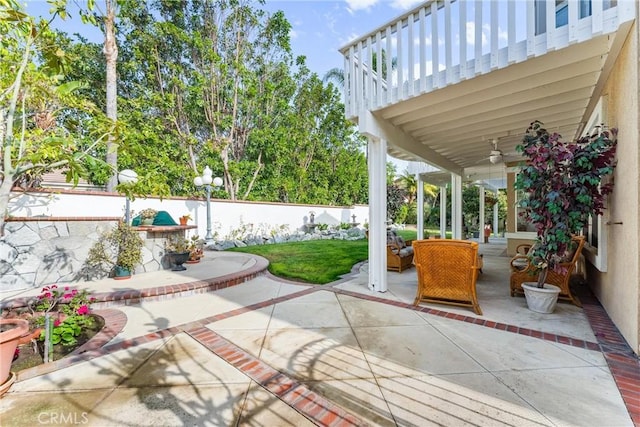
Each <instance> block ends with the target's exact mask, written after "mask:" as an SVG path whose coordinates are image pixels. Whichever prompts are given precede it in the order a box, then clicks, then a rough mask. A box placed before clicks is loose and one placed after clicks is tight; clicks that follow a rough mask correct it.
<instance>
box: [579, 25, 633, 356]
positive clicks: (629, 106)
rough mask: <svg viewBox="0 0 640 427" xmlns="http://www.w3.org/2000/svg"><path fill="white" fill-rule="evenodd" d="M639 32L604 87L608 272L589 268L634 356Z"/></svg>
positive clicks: (591, 279) (629, 41) (598, 293)
mask: <svg viewBox="0 0 640 427" xmlns="http://www.w3.org/2000/svg"><path fill="white" fill-rule="evenodd" d="M639 31H640V30H639V27H638V25H637V22H636V23H634V24H633V28H632V30H631V31H630V33H629V36H628V38H627V40H626V41H625V43H624V46H623V48H622V51H621V53H620V55H619V57H618V59H617V61H616V63H615V65H614V68H613V70H612V73H611V75H610V77H609V79H608V81H607V82H606V84H605V86H604V89H603V96H605V97H606V99H607V103H606V106H607V125H609V126H610V127H616V128H618V130H619V131H618V148H617V159H618V164H617V167H616V170H615V174H614V191H613V193H612V194H611V195H610V196H609V200H608V212H607V215H608V216H609V224H608V225H606V226H605V227H606V231H607V232H608V245H607V251H608V263H607V270H608V271H607V272H606V273H602V272H600V271H598V270H597V269H596V268H595V267H593V266H592V265H589V266H588V279H589V283H590V285H591V287H592V289H593V291H594V293H595V295H596V296H597V297H598V299H599V300H600V302H601V303H602V305H603V307H604V308H605V309H606V311H607V313H608V314H609V316H610V317H611V319H612V320H613V321H614V322H615V324H616V325H617V326H618V328H619V329H620V332H621V333H622V335H624V337H625V339H626V340H627V341H628V343H629V344H630V346H631V348H633V349H634V350H635V352H636V353H640V309H639V307H640V209H639V208H638V207H639V206H640V198H639V193H640V162H639V157H640V145H639V140H640V134H639V133H640V126H639V118H638V115H639V114H640V110H639V108H638V95H639V87H640V85H639V81H638V78H639V76H638V61H639V51H638V38H639Z"/></svg>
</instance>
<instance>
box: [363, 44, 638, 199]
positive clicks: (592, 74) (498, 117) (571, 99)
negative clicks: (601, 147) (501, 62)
mask: <svg viewBox="0 0 640 427" xmlns="http://www.w3.org/2000/svg"><path fill="white" fill-rule="evenodd" d="M625 37H626V31H618V32H617V33H613V34H609V35H605V36H599V37H596V38H593V39H590V40H588V41H586V42H583V43H576V44H573V45H570V46H568V47H566V48H564V49H561V50H556V51H552V52H550V53H547V54H545V55H542V56H538V57H535V58H531V59H529V60H526V61H524V62H521V63H517V64H513V65H511V66H508V67H506V68H503V69H497V70H495V71H492V72H490V73H488V74H483V75H479V76H476V77H473V78H470V79H467V80H463V81H462V82H460V83H457V84H453V85H449V86H446V87H444V88H442V89H437V90H434V91H432V92H429V93H425V94H422V95H419V96H416V97H413V98H411V99H408V100H405V101H401V102H398V103H395V104H391V105H388V106H386V107H382V108H380V109H378V110H375V111H373V112H372V113H373V114H374V115H375V116H376V118H377V119H378V120H380V121H381V122H382V123H384V124H385V126H388V127H389V128H392V129H393V130H394V133H396V134H397V135H402V136H403V138H402V139H401V140H400V139H397V138H396V139H391V140H389V141H388V153H389V155H391V156H393V157H396V158H398V159H402V160H413V161H424V162H426V163H428V164H431V165H434V166H436V167H439V168H441V169H444V170H451V169H452V168H451V166H452V164H453V165H456V166H457V167H458V168H459V169H460V170H464V176H463V178H465V179H468V180H471V181H477V180H483V179H488V180H500V178H501V177H504V176H505V175H506V174H505V173H504V168H505V164H504V162H500V163H499V164H492V163H491V162H490V161H489V159H488V157H489V154H490V151H491V150H492V149H493V146H492V145H493V144H492V140H497V148H498V149H499V150H500V151H502V153H503V158H504V161H505V162H507V164H508V163H510V162H517V161H519V160H521V157H520V156H519V155H518V153H516V150H515V147H516V145H518V144H519V143H520V141H521V140H522V136H523V134H524V131H525V130H526V128H527V126H528V125H529V123H530V122H532V121H533V120H540V121H542V122H543V123H544V124H545V127H546V128H547V129H549V130H550V131H552V132H558V133H560V134H561V135H563V137H564V138H565V139H574V138H576V137H577V136H579V135H580V133H581V132H582V131H583V128H584V126H585V123H586V121H587V120H588V119H589V116H590V114H591V112H592V110H593V107H594V105H595V103H596V101H597V99H598V97H599V95H600V92H601V90H602V87H603V85H604V82H605V81H606V78H607V76H608V74H609V72H610V69H611V66H612V65H611V64H613V62H614V60H615V57H616V56H617V54H618V52H619V49H620V47H621V45H622V42H623V40H624V38H625ZM502 181H504V180H503V179H502ZM500 185H503V184H500V183H498V182H496V181H493V183H492V184H491V186H498V187H499V186H500Z"/></svg>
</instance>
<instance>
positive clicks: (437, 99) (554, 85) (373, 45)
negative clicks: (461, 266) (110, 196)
mask: <svg viewBox="0 0 640 427" xmlns="http://www.w3.org/2000/svg"><path fill="white" fill-rule="evenodd" d="M454 3H455V4H456V5H457V6H456V7H457V9H458V10H454ZM465 3H466V2H454V1H448V0H447V1H440V2H435V1H434V2H427V3H425V4H424V5H421V6H420V7H418V8H416V9H415V10H414V11H412V12H409V13H407V14H405V15H403V16H402V17H400V18H398V19H397V20H394V21H392V22H391V23H390V24H388V25H387V26H383V27H382V28H380V29H378V30H376V31H374V32H372V33H370V34H368V35H366V36H364V37H363V38H361V39H360V40H357V41H355V42H354V43H352V44H350V45H349V46H347V47H345V48H343V49H342V52H343V54H344V55H345V71H346V76H345V77H346V78H345V82H347V83H348V84H347V87H346V88H345V91H346V103H347V116H349V118H350V119H352V120H353V121H354V122H356V123H357V124H358V126H359V129H360V131H361V133H363V134H364V135H366V136H367V138H368V141H369V143H368V156H369V177H370V188H369V201H370V239H369V259H370V269H369V272H370V284H369V287H370V288H371V289H374V290H378V291H381V292H384V291H385V290H386V283H385V281H386V274H385V273H386V258H385V252H384V250H385V239H386V230H385V223H386V219H387V218H386V182H385V171H386V160H387V155H389V156H392V157H395V158H397V159H401V160H408V161H414V162H421V163H425V164H427V165H430V166H433V167H435V168H436V169H437V170H438V172H435V173H433V172H432V173H417V174H416V175H417V176H418V178H419V182H420V183H423V182H428V183H430V184H434V185H437V186H440V187H442V186H444V185H451V188H452V192H451V197H452V206H453V207H452V220H451V222H452V225H451V229H452V235H453V237H454V238H461V237H463V236H462V206H461V204H462V196H461V194H462V192H461V191H462V184H463V182H473V183H475V184H476V185H481V186H482V187H483V188H488V189H491V190H492V191H496V190H497V189H500V188H507V174H508V172H510V171H513V169H511V170H510V169H509V168H511V167H513V166H517V164H518V163H519V161H520V160H522V158H521V157H520V155H519V154H518V153H517V152H516V145H518V144H519V143H520V141H521V140H522V136H523V134H524V131H525V129H526V128H527V127H528V125H529V124H530V123H531V122H532V121H534V120H540V121H542V122H543V123H544V124H545V127H546V128H547V129H549V130H550V131H552V132H558V133H560V134H562V135H563V136H564V138H565V139H573V138H576V137H578V136H580V135H581V134H582V133H583V132H585V126H586V125H587V121H588V120H589V118H590V116H591V114H592V112H593V111H594V108H595V106H596V104H597V103H598V101H599V99H600V95H601V91H602V87H603V85H604V83H605V81H606V79H607V78H608V77H609V74H610V72H611V69H612V66H613V64H614V62H615V60H616V57H617V56H618V53H619V51H620V49H621V46H622V44H623V42H624V40H625V38H626V37H627V34H628V31H629V28H630V26H631V22H630V21H629V20H627V17H628V16H633V14H632V13H630V11H629V10H623V6H624V7H628V5H623V4H620V5H618V6H617V8H610V9H607V10H604V11H603V10H602V7H603V6H602V2H594V3H593V7H594V8H595V9H598V10H593V11H592V16H589V17H588V19H582V18H579V16H578V12H577V11H576V10H575V9H574V6H572V3H573V2H569V7H570V11H569V14H570V16H569V23H568V25H566V26H565V27H564V28H562V27H561V28H555V27H556V26H555V19H556V16H555V12H550V11H555V10H556V9H555V2H554V1H550V2H547V13H546V15H545V18H546V27H547V28H554V30H553V31H551V30H549V31H548V33H549V34H538V33H536V31H537V30H535V29H534V27H535V19H534V18H533V16H536V13H537V12H536V9H535V8H534V7H533V6H532V4H533V3H535V2H527V6H526V11H527V15H528V21H527V22H528V27H527V28H528V32H527V37H526V40H523V41H517V40H513V41H512V40H511V37H512V34H511V31H512V28H511V26H512V25H515V24H512V23H511V22H510V21H509V23H508V25H509V37H510V39H509V41H508V42H507V46H505V47H503V48H500V47H499V45H498V43H497V41H495V40H494V39H493V37H498V36H497V35H496V34H494V33H497V31H498V26H499V25H498V17H497V16H498V11H497V10H498V9H497V6H494V5H493V3H497V2H492V3H491V5H490V8H491V24H495V28H493V27H492V30H491V34H490V39H491V41H492V43H491V49H490V52H488V53H486V54H485V53H484V51H483V50H482V48H477V47H476V49H475V53H476V55H477V56H476V58H478V60H475V59H469V60H468V61H466V62H465V61H459V62H460V63H458V64H455V61H454V62H452V60H451V51H450V50H451V47H448V46H447V43H451V44H453V39H454V38H455V37H454V36H452V34H453V33H454V31H452V29H451V24H449V25H448V26H447V24H446V22H447V21H446V19H447V18H449V19H451V14H452V13H454V12H455V13H459V14H462V16H461V17H459V18H458V19H459V21H460V22H462V20H463V19H464V20H466V15H465V14H466V13H469V12H470V11H471V9H469V8H468V7H467V6H465ZM513 3H514V2H507V5H508V15H509V18H514V17H515V11H514V7H515V6H513ZM537 3H544V2H537ZM478 4H482V2H475V5H476V7H477V6H478ZM614 12H615V24H611V22H610V21H611V20H612V19H613V18H612V16H613V15H614ZM477 13H478V12H477V10H476V19H478V15H477ZM439 14H445V16H446V17H447V18H445V30H444V33H445V37H444V40H445V41H444V47H440V48H438V47H436V48H430V49H432V50H431V52H430V54H429V51H428V48H427V47H426V46H425V45H424V44H423V43H422V42H419V43H418V44H419V45H420V46H419V47H418V48H417V52H416V51H414V50H416V49H414V48H413V47H412V48H410V49H409V52H408V53H407V52H403V51H402V48H401V47H394V46H402V45H403V43H405V44H406V39H404V41H403V37H407V36H409V40H413V36H414V33H415V34H418V33H419V34H420V35H421V36H424V35H425V34H429V33H428V30H429V28H430V29H431V31H432V32H433V33H432V35H434V36H436V37H437V36H438V34H440V32H442V30H441V29H438V25H439V23H440V20H439V19H440V18H438V16H437V15H439ZM494 14H495V16H494ZM604 15H606V17H605V16H604ZM481 16H482V13H480V21H482V18H481ZM600 20H603V22H604V23H602V22H600ZM574 21H575V22H574ZM587 21H588V22H587ZM425 22H426V24H425ZM532 22H533V23H532ZM480 24H482V22H480ZM440 25H442V24H440ZM585 25H587V27H588V28H587V29H586V30H585V31H586V33H585V32H584V31H582V28H583V27H584V26H585ZM611 25H613V27H611ZM478 26H479V25H478V23H476V28H477V27H478ZM414 27H415V28H414ZM461 31H462V26H461ZM514 31H515V30H514ZM565 33H566V34H565ZM578 33H579V34H581V35H580V36H576V34H578ZM583 33H585V34H587V35H586V36H585V35H582V34H583ZM541 36H546V37H545V38H544V40H541V39H540V37H541ZM481 37H482V35H480V38H481ZM476 39H478V34H476ZM419 40H422V37H420V39H419ZM385 49H386V51H387V52H392V55H390V54H388V53H387V54H386V59H387V63H386V69H385V68H384V67H385V65H381V64H380V63H381V62H383V61H378V63H376V61H375V59H372V57H373V58H375V57H376V56H377V57H378V58H384V55H383V52H384V51H385ZM460 49H461V52H460V56H461V57H465V58H469V55H467V53H466V50H464V49H463V48H462V47H461V48H460ZM423 50H425V51H426V52H427V54H425V52H423ZM391 56H395V57H396V58H397V61H396V62H395V63H396V64H397V65H396V66H395V67H396V68H394V65H393V64H392V61H391V58H390V57H391ZM414 57H415V58H414ZM428 57H430V58H431V60H435V61H437V60H438V57H440V58H442V57H444V58H446V59H445V60H443V62H444V63H445V64H444V65H443V64H440V66H439V67H438V68H439V70H437V71H436V72H433V73H431V74H429V73H430V72H431V71H430V70H429V71H427V67H423V66H421V65H419V64H418V65H416V63H419V62H420V61H424V60H425V59H426V58H428ZM406 58H408V61H407V59H406ZM417 58H419V59H417ZM405 61H407V62H408V64H404V62H405ZM412 61H414V62H412ZM389 69H393V70H394V71H392V72H391V73H389V75H390V80H391V81H390V82H386V81H384V80H383V79H379V78H378V77H377V76H382V75H385V73H387V71H386V70H389ZM369 70H372V71H369ZM414 73H415V74H414ZM423 73H424V74H425V75H423ZM378 80H380V82H378ZM398 81H399V82H398ZM394 83H395V84H394ZM356 97H361V99H354V98H356ZM421 190H422V185H420V186H419V191H418V195H419V199H418V206H421V203H420V202H421V198H420V196H421V193H422V191H421ZM441 193H444V192H441ZM481 194H483V192H482V191H481ZM441 205H442V206H446V203H442V204H441ZM480 211H481V212H482V215H483V214H484V212H483V209H481V210H480ZM445 214H446V212H441V217H444V215H445ZM422 218H423V216H422V213H421V211H419V212H418V223H419V224H422V221H421V220H422ZM481 221H482V222H481V224H482V223H484V218H481ZM494 221H495V218H494ZM443 223H444V221H443V220H441V224H443ZM496 225H497V224H496ZM493 229H494V230H497V226H495V225H494V227H493ZM443 231H444V230H443V229H441V234H442V235H443V236H444V232H443ZM418 237H419V238H422V237H423V231H422V229H421V227H420V229H419V234H418Z"/></svg>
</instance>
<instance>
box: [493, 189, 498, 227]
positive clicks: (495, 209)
mask: <svg viewBox="0 0 640 427" xmlns="http://www.w3.org/2000/svg"><path fill="white" fill-rule="evenodd" d="M498 194H499V193H498V191H497V190H496V203H495V204H494V205H493V235H494V236H496V237H498V236H499V233H498V226H499V220H498Z"/></svg>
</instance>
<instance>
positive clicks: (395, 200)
mask: <svg viewBox="0 0 640 427" xmlns="http://www.w3.org/2000/svg"><path fill="white" fill-rule="evenodd" d="M405 200H406V191H405V190H404V189H402V188H400V187H398V186H397V185H388V186H387V216H388V217H389V218H390V219H391V220H392V221H394V222H398V214H399V213H400V210H401V209H402V206H403V205H404V203H405Z"/></svg>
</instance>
